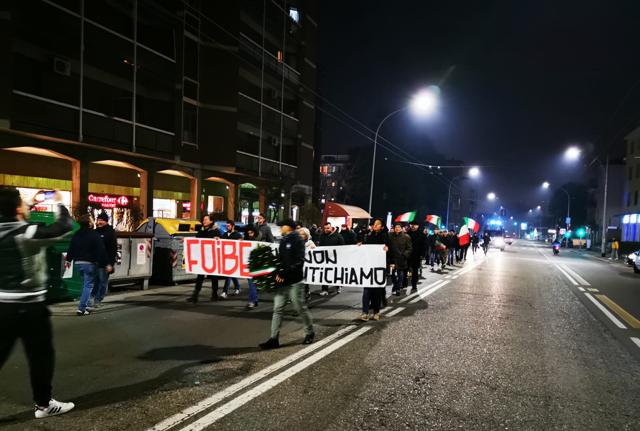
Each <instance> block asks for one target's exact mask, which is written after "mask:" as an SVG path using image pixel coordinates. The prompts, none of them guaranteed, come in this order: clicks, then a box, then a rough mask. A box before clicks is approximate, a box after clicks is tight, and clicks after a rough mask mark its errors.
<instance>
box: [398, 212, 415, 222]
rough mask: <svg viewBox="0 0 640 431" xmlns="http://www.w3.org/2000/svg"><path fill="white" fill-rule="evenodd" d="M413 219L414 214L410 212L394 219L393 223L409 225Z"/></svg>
mask: <svg viewBox="0 0 640 431" xmlns="http://www.w3.org/2000/svg"><path fill="white" fill-rule="evenodd" d="M414 218H416V212H415V211H410V212H408V213H404V214H400V215H399V216H398V217H396V220H395V221H406V222H407V223H411V222H412V221H413V219H414Z"/></svg>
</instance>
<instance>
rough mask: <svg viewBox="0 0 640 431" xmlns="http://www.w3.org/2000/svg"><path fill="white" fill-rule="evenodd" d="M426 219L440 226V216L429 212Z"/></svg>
mask: <svg viewBox="0 0 640 431" xmlns="http://www.w3.org/2000/svg"><path fill="white" fill-rule="evenodd" d="M426 221H427V223H431V224H434V225H436V226H438V227H440V216H437V215H433V214H429V215H428V216H427V220H426Z"/></svg>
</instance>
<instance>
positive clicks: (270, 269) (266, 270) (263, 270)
mask: <svg viewBox="0 0 640 431" xmlns="http://www.w3.org/2000/svg"><path fill="white" fill-rule="evenodd" d="M275 270H276V268H275V267H274V266H270V267H267V268H260V269H258V270H256V271H249V275H251V276H252V277H263V276H265V275H269V274H271V273H272V272H273V271H275Z"/></svg>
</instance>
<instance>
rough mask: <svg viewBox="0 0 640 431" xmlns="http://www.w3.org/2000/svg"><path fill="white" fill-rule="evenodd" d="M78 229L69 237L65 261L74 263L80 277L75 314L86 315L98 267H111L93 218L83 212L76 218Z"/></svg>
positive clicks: (111, 268) (109, 269)
mask: <svg viewBox="0 0 640 431" xmlns="http://www.w3.org/2000/svg"><path fill="white" fill-rule="evenodd" d="M78 224H79V225H80V229H79V230H78V231H77V232H76V233H75V234H74V235H73V238H71V244H69V250H68V251H67V261H68V262H73V263H74V269H75V270H76V271H78V272H79V273H80V277H82V286H83V287H82V294H81V296H80V304H79V305H78V310H77V311H76V315H78V316H86V315H88V314H89V313H90V311H91V307H89V298H90V297H91V292H93V288H94V287H95V282H96V277H97V273H98V269H99V268H104V269H105V270H106V271H107V272H111V271H112V270H113V267H112V266H111V265H109V262H108V260H107V251H106V250H105V248H104V243H103V242H102V239H100V235H98V234H97V233H96V231H95V230H94V229H93V218H92V217H91V216H90V215H89V214H84V215H82V216H81V217H80V218H79V219H78Z"/></svg>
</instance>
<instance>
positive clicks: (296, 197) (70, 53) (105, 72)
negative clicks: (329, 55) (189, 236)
mask: <svg viewBox="0 0 640 431" xmlns="http://www.w3.org/2000/svg"><path fill="white" fill-rule="evenodd" d="M317 15H318V14H317V11H316V9H315V2H313V1H305V0H300V1H284V0H283V1H278V0H272V1H271V0H270V1H266V0H263V1H251V0H245V1H235V2H213V1H205V0H200V1H199V0H184V1H180V0H161V1H158V0H99V1H88V0H25V1H22V2H9V3H7V4H5V5H2V6H0V23H1V25H0V41H1V44H0V55H2V58H3V59H5V60H3V67H2V70H0V156H1V157H0V159H1V160H2V163H1V164H0V185H9V186H16V187H18V188H20V190H21V193H23V196H24V197H25V198H29V199H31V198H32V197H35V198H36V201H37V202H38V203H39V205H42V206H43V207H46V205H47V195H48V191H50V190H52V189H59V190H62V191H63V192H64V195H65V197H66V198H65V199H66V200H67V203H68V205H70V206H71V207H72V208H73V210H74V211H75V212H76V213H81V212H84V211H87V210H93V211H99V210H107V211H109V212H111V214H112V215H113V216H114V218H115V220H114V222H115V223H117V224H119V225H120V226H122V228H123V229H124V228H131V224H132V223H133V222H132V221H131V220H130V219H132V218H135V217H133V215H134V214H133V213H136V215H137V217H140V216H142V217H145V216H150V215H155V216H165V217H190V218H196V217H199V216H200V215H201V214H202V212H205V211H206V212H209V213H214V215H215V216H216V217H217V218H232V219H235V220H241V221H245V222H247V221H250V220H251V219H252V218H253V216H254V215H255V214H256V213H257V212H258V211H260V212H265V213H267V214H268V218H270V219H271V220H272V221H275V220H276V219H277V218H281V217H284V216H289V215H293V216H296V214H297V212H298V208H299V206H301V205H303V204H304V202H305V200H309V199H310V196H311V185H312V175H313V172H314V169H313V160H314V146H315V133H316V130H315V117H316V115H315V94H316V68H317V65H316V56H317V54H316V51H317V48H316V39H317V31H318V24H317V21H316V19H317Z"/></svg>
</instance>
